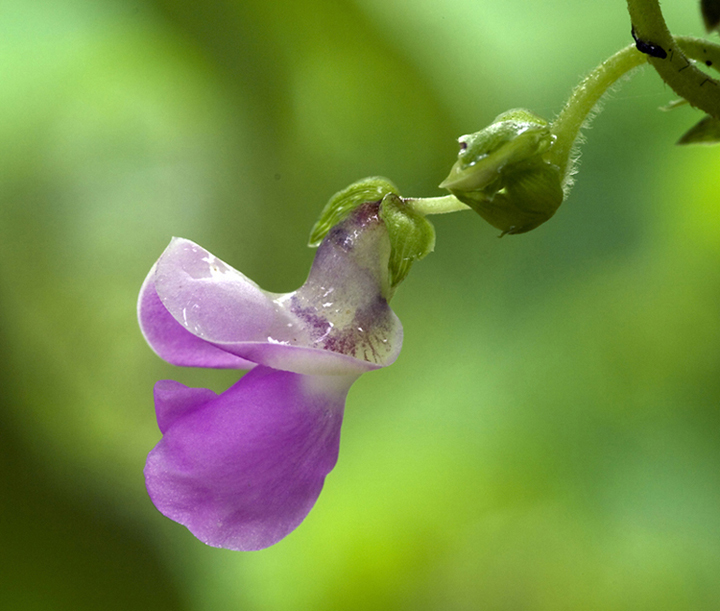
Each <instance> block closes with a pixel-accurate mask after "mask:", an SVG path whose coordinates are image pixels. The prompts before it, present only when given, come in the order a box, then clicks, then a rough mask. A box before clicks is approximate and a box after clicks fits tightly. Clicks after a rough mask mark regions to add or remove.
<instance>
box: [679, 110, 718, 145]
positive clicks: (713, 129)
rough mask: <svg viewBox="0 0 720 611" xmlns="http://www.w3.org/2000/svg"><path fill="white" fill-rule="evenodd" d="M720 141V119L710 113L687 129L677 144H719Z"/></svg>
mask: <svg viewBox="0 0 720 611" xmlns="http://www.w3.org/2000/svg"><path fill="white" fill-rule="evenodd" d="M718 143H720V120H718V119H716V118H715V117H711V116H710V115H707V116H705V117H704V118H703V119H700V121H699V122H698V123H696V124H695V125H694V126H693V127H692V128H690V129H689V130H688V131H686V132H685V133H684V134H683V136H682V138H680V140H678V141H677V144H683V145H685V144H718Z"/></svg>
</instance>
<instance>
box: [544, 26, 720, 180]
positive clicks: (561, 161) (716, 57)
mask: <svg viewBox="0 0 720 611" xmlns="http://www.w3.org/2000/svg"><path fill="white" fill-rule="evenodd" d="M673 45H674V47H675V48H682V50H683V51H684V52H685V53H686V54H687V55H688V56H689V57H690V58H691V59H695V60H698V61H703V62H706V63H707V62H710V64H711V65H712V66H713V68H715V69H718V68H720V45H718V44H716V43H710V42H708V41H706V40H700V39H697V38H692V37H690V36H678V37H677V38H675V39H674V43H673ZM683 57H685V55H683ZM650 59H653V58H650ZM647 61H648V56H647V55H646V54H645V53H640V51H638V50H637V49H636V47H635V45H630V46H629V47H625V48H624V49H621V50H620V51H618V52H617V53H616V54H615V55H613V56H612V57H610V58H608V59H606V60H605V61H604V62H603V63H602V64H600V65H599V66H598V67H597V68H595V70H593V71H592V72H591V73H590V74H589V75H588V76H586V77H585V79H583V81H582V82H581V83H580V84H579V85H578V86H577V87H576V88H575V90H574V91H573V92H572V95H571V96H570V99H569V100H568V101H567V103H566V104H565V107H564V108H563V109H562V111H561V112H560V114H559V115H558V117H557V119H555V121H553V123H552V125H551V129H552V132H553V134H555V135H556V136H557V141H556V142H555V145H554V146H553V147H552V148H551V149H550V150H549V151H548V152H547V153H546V154H545V156H544V158H545V159H546V160H547V161H549V162H551V163H554V164H555V165H556V166H558V167H559V168H560V171H561V173H562V175H563V177H564V178H563V186H564V185H566V184H567V182H568V179H569V177H570V174H571V172H570V171H569V170H571V167H570V158H571V154H572V150H573V146H574V145H575V141H576V140H577V137H578V135H579V134H580V129H581V128H582V126H583V124H584V123H585V121H587V119H588V116H589V115H590V114H591V113H592V110H593V108H594V107H595V105H596V104H597V103H598V101H600V98H601V97H602V96H603V95H604V94H605V92H606V91H607V90H608V89H609V88H610V87H611V86H612V85H613V84H615V83H616V82H617V80H618V79H620V78H621V77H622V76H623V75H625V74H627V73H628V72H629V71H630V70H633V69H634V68H637V67H638V66H642V65H643V64H645V62H647ZM696 70H697V69H696ZM700 73H701V74H703V78H705V79H707V80H708V81H710V80H712V79H710V78H709V77H708V76H707V75H705V73H704V72H700ZM713 82H714V81H713ZM718 95H720V91H718ZM691 103H692V102H691Z"/></svg>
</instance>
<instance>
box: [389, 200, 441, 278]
mask: <svg viewBox="0 0 720 611" xmlns="http://www.w3.org/2000/svg"><path fill="white" fill-rule="evenodd" d="M380 218H381V219H382V220H383V221H384V222H385V227H386V228H387V231H388V236H389V237H390V249H391V250H390V261H389V264H388V270H389V272H390V287H391V288H392V289H394V288H395V287H396V286H397V285H398V284H400V283H401V282H402V281H403V280H404V279H405V277H406V276H407V275H408V272H409V271H410V268H411V267H412V264H413V263H414V262H415V261H419V260H420V259H422V258H423V257H425V256H427V255H428V254H430V253H431V252H432V251H433V249H434V248H435V228H434V227H433V225H432V223H430V221H428V220H427V219H426V218H425V217H424V216H422V215H421V214H418V213H417V212H414V211H413V210H411V209H410V207H409V206H408V205H407V204H405V202H404V201H403V200H402V198H401V197H399V196H398V195H396V194H394V193H390V194H388V195H386V196H385V197H384V198H383V201H382V205H381V207H380Z"/></svg>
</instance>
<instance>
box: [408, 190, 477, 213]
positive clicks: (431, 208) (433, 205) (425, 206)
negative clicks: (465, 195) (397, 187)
mask: <svg viewBox="0 0 720 611" xmlns="http://www.w3.org/2000/svg"><path fill="white" fill-rule="evenodd" d="M403 201H404V202H405V204H407V205H408V206H409V207H410V209H411V210H413V212H417V213H418V214H422V215H423V216H425V215H428V214H447V213H448V212H460V211H461V210H472V208H470V206H466V205H465V204H463V203H462V202H461V201H460V200H459V199H458V198H457V197H455V196H454V195H445V196H444V197H407V198H405V197H404V198H403Z"/></svg>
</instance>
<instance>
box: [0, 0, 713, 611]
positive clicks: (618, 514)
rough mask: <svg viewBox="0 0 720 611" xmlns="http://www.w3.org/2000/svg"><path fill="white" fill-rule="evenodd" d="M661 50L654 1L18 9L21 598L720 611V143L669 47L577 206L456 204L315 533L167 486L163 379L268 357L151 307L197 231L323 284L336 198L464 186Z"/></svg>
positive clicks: (7, 98) (203, 374)
mask: <svg viewBox="0 0 720 611" xmlns="http://www.w3.org/2000/svg"><path fill="white" fill-rule="evenodd" d="M663 8H664V10H665V14H666V17H667V19H668V22H669V24H670V26H671V29H672V30H673V31H674V32H676V33H685V34H695V35H702V34H703V32H702V27H701V19H700V15H699V11H698V10H697V3H695V2H687V1H685V0H666V1H665V2H664V3H663ZM629 42H631V40H630V23H629V19H628V16H627V13H626V10H625V3H624V2H622V1H620V0H617V1H616V2H587V1H586V0H575V1H569V0H562V1H561V0H547V1H545V2H536V3H528V2H525V1H523V0H504V1H503V2H499V1H490V0H443V1H442V2H437V1H436V0H414V1H413V2H403V1H401V0H272V1H268V0H206V1H204V2H195V1H193V0H154V1H152V0H0V303H2V308H1V309H0V312H1V313H2V316H0V340H1V341H0V362H1V363H2V367H0V402H1V403H2V405H1V409H0V425H1V428H0V607H2V608H3V609H12V610H23V611H30V610H34V609H42V610H45V609H48V610H64V609H73V610H84V609H123V610H127V609H134V608H138V609H141V608H142V609H158V610H165V609H167V610H183V611H199V610H218V609H243V610H248V611H256V610H257V611H276V610H277V611H284V610H293V611H303V610H309V611H322V610H328V611H329V610H336V609H343V610H361V609H373V610H384V609H388V610H395V609H408V610H413V611H415V610H423V609H430V610H450V611H454V610H458V611H460V610H479V609H482V610H486V609H487V610H496V609H497V610H528V611H530V610H532V611H536V610H538V611H539V610H548V611H550V610H552V611H558V610H563V609H568V610H576V609H584V610H612V611H618V610H625V609H627V610H630V609H633V610H635V609H653V610H654V611H663V610H669V609H672V610H685V609H693V610H704V609H708V610H711V609H712V610H716V609H718V608H720V469H719V468H718V467H719V466H720V265H719V264H720V193H719V191H718V184H719V183H718V181H719V179H718V177H719V176H720V150H719V149H713V148H702V147H700V148H695V149H681V148H679V147H675V146H674V145H673V143H674V142H675V140H676V139H677V138H678V137H679V136H680V135H681V134H682V133H683V131H684V130H685V129H687V128H689V127H690V126H691V125H692V124H694V123H695V122H696V121H697V120H698V119H699V118H700V115H699V114H698V113H696V112H695V111H693V110H692V109H690V108H681V109H678V110H675V111H673V112H660V111H659V110H658V108H659V107H660V106H663V105H665V104H667V103H668V102H669V101H670V100H672V99H673V95H672V92H671V91H669V90H668V89H667V88H666V87H665V86H664V85H663V83H662V82H661V81H660V80H659V78H658V77H657V76H656V75H654V74H653V73H652V72H651V71H650V70H645V71H644V72H643V71H641V72H640V73H638V74H637V75H636V76H635V78H634V79H633V80H632V81H630V82H627V83H625V84H623V86H622V87H621V88H620V89H618V90H617V91H615V92H614V93H613V94H612V95H611V96H610V98H609V99H608V100H607V102H606V108H605V110H604V112H603V113H602V114H601V115H600V116H599V117H598V118H597V119H596V120H595V122H594V123H593V126H592V129H590V130H588V131H587V132H586V136H587V144H586V145H585V146H584V147H583V151H582V159H581V167H580V173H579V175H578V176H577V185H576V187H575V189H574V190H573V192H572V194H571V197H570V198H569V200H568V201H567V202H566V203H565V204H564V205H563V207H562V208H561V209H560V211H559V212H558V214H557V215H556V217H555V218H554V219H552V221H551V222H549V223H547V224H546V225H544V226H542V227H541V228H540V229H538V230H536V231H534V232H532V233H530V234H527V235H521V236H508V237H506V238H503V239H502V240H499V239H498V238H497V234H498V231H497V230H495V229H493V228H492V227H489V226H488V225H486V224H485V223H484V221H482V219H480V218H479V217H477V216H475V215H473V214H472V213H462V214H455V215H448V216H447V217H441V218H436V219H435V225H436V229H437V234H438V240H437V247H436V252H435V253H434V254H433V255H431V256H430V257H428V258H427V259H426V260H424V261H423V262H421V263H419V264H416V265H415V267H414V269H413V272H412V273H411V275H410V276H409V278H408V279H407V280H406V282H405V283H404V284H403V286H402V287H401V289H400V290H399V292H398V294H397V296H396V298H395V299H394V301H393V307H394V309H395V311H396V312H397V313H398V314H399V316H400V317H401V319H402V320H403V323H404V326H405V337H406V339H405V344H404V348H403V352H402V354H401V356H400V358H399V360H398V361H397V363H396V364H395V365H393V366H392V367H390V368H388V369H386V370H383V371H379V372H375V373H372V374H369V375H366V376H363V378H361V379H360V380H359V381H358V383H356V384H355V386H354V387H353V389H352V391H351V393H350V396H349V400H348V405H347V411H346V420H345V424H344V428H343V439H342V444H341V454H340V461H339V464H338V466H337V468H336V469H335V470H334V471H333V473H332V474H331V475H330V476H329V477H328V479H327V482H326V486H325V490H324V491H323V493H322V495H321V497H320V500H319V502H318V504H317V506H316V508H315V509H314V510H313V511H312V512H311V514H310V515H309V517H308V518H307V520H306V521H305V522H304V523H303V524H302V526H301V527H300V528H299V529H298V530H297V531H295V532H294V533H293V534H292V535H290V536H289V537H288V538H287V539H286V540H284V541H282V542H281V543H279V544H278V545H276V546H275V547H272V548H270V549H268V550H265V551H261V552H255V553H234V552H229V551H226V550H217V549H213V548H209V547H206V546H205V545H203V544H202V543H200V542H198V541H197V540H195V539H194V538H193V537H192V536H191V535H190V534H189V533H188V531H187V530H186V529H185V528H184V527H182V526H179V525H177V524H175V523H173V522H171V521H169V520H167V519H165V518H163V517H162V516H161V515H160V514H159V513H158V512H157V511H156V510H155V509H154V507H153V506H152V504H151V503H150V501H149V499H148V497H147V494H146V492H145V488H144V483H143V479H142V468H143V465H144V460H145V456H146V454H147V452H148V451H149V450H150V449H151V448H152V446H153V445H154V444H155V443H156V441H157V440H158V439H159V436H160V435H159V431H158V430H157V427H156V424H155V420H154V413H153V404H152V386H153V384H154V382H155V381H156V380H158V379H163V378H171V379H175V380H179V381H181V382H183V383H185V384H189V385H198V386H208V387H211V388H213V389H215V390H217V391H220V390H223V389H224V388H226V387H227V386H229V385H230V384H232V383H233V382H234V381H235V380H236V379H237V377H238V375H240V374H239V373H238V372H234V371H229V372H228V371H205V370H191V369H180V368H174V367H172V366H170V365H167V364H165V363H163V362H162V361H161V360H160V359H158V358H157V357H156V356H155V355H154V354H153V353H152V352H151V351H150V349H149V348H148V347H147V346H146V345H145V343H144V341H143V339H142V337H141V335H140V332H139V331H138V328H137V323H136V319H135V300H136V296H137V291H138V289H139V287H140V284H141V282H142V280H143V279H144V277H145V275H146V273H147V271H148V269H149V268H150V266H151V265H152V263H153V262H154V261H155V259H156V258H157V257H158V256H159V254H160V253H161V252H162V250H163V249H164V248H165V246H166V244H167V243H168V241H169V239H170V237H171V236H173V235H176V236H182V237H186V238H189V239H192V240H194V241H196V242H198V243H200V244H202V245H203V246H204V247H206V248H207V249H209V250H210V251H211V252H213V253H214V254H216V255H218V256H219V257H221V258H222V259H224V260H225V261H227V262H229V263H230V264H232V265H234V266H235V267H237V268H238V269H240V270H242V271H243V272H244V273H246V274H247V275H248V276H250V277H251V278H253V279H254V280H256V281H257V282H258V283H259V284H260V285H261V286H263V287H264V288H266V289H269V290H272V291H278V292H280V291H290V290H293V289H295V288H296V287H298V286H299V285H300V284H301V283H302V282H303V281H304V278H305V276H306V274H307V271H308V269H309V266H310V263H311V261H312V257H313V251H311V250H310V249H308V248H307V247H306V240H307V236H308V233H309V230H310V227H311V226H312V224H313V222H314V221H315V218H316V216H317V214H318V213H319V211H320V209H321V208H322V206H323V205H324V204H325V202H326V201H327V199H328V198H329V197H330V196H331V195H332V194H333V193H334V192H335V191H337V190H339V189H341V188H343V187H345V186H346V185H348V184H349V183H351V182H353V181H355V180H357V179H359V178H362V177H364V176H368V175H378V174H379V175H384V176H388V177H389V178H391V179H392V180H393V181H394V182H395V183H396V184H397V185H398V186H399V188H400V190H401V192H402V193H403V194H405V195H408V196H410V195H415V196H434V195H440V194H441V191H440V190H439V189H438V188H437V187H436V185H437V184H438V183H439V182H440V181H441V180H442V179H443V178H444V177H445V175H446V173H447V172H448V170H449V168H450V166H451V165H452V163H453V161H454V159H455V155H456V151H457V149H456V143H455V139H456V138H457V137H458V136H460V135H461V134H464V133H467V132H472V131H476V130H478V129H480V128H482V127H484V126H485V125H486V124H488V123H489V122H490V121H491V120H492V119H493V118H494V117H495V116H496V115H497V114H499V113H500V112H503V111H505V110H508V109H510V108H513V107H517V106H523V107H527V108H530V109H532V110H533V111H535V112H537V113H539V114H541V115H544V116H545V117H547V118H552V117H553V116H554V115H555V114H556V113H557V112H558V111H559V110H560V108H561V106H562V103H563V101H564V99H565V98H566V97H567V95H568V94H569V92H570V90H571V88H572V87H573V86H574V85H575V84H576V83H577V82H578V80H579V78H580V77H581V76H582V75H583V74H585V73H586V72H587V71H589V70H590V69H591V68H592V67H594V66H595V65H597V64H598V63H599V62H600V61H602V60H603V59H604V58H605V57H607V56H609V55H610V54H611V53H613V52H614V51H615V50H617V49H618V48H620V47H621V46H624V45H626V44H628V43H629Z"/></svg>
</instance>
